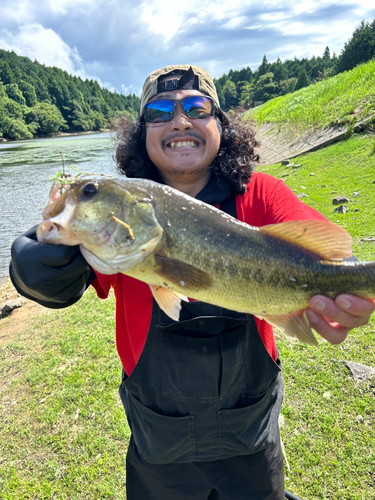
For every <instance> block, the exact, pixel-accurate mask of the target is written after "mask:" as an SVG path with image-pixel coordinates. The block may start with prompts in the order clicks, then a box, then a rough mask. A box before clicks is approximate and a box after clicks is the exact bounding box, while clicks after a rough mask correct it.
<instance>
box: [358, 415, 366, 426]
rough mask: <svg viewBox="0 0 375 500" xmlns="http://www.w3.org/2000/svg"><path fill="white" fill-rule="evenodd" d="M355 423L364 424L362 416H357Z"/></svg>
mask: <svg viewBox="0 0 375 500" xmlns="http://www.w3.org/2000/svg"><path fill="white" fill-rule="evenodd" d="M357 422H359V423H360V424H363V423H364V422H365V421H364V418H363V417H362V415H357Z"/></svg>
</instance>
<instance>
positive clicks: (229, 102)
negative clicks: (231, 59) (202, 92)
mask: <svg viewBox="0 0 375 500" xmlns="http://www.w3.org/2000/svg"><path fill="white" fill-rule="evenodd" d="M223 94H224V99H225V104H226V107H225V109H228V108H230V107H231V106H237V104H238V98H237V90H236V84H235V83H234V82H232V80H229V79H228V80H227V81H226V83H225V85H224V87H223Z"/></svg>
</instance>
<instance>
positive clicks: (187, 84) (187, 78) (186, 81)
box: [157, 66, 199, 94]
mask: <svg viewBox="0 0 375 500" xmlns="http://www.w3.org/2000/svg"><path fill="white" fill-rule="evenodd" d="M182 89H185V90H199V77H198V75H195V74H194V71H193V68H192V67H191V66H190V68H189V70H188V71H186V73H184V74H183V75H182V76H181V78H174V79H173V80H166V81H164V82H158V86H157V93H158V94H160V93H161V92H166V91H167V90H169V91H172V90H182Z"/></svg>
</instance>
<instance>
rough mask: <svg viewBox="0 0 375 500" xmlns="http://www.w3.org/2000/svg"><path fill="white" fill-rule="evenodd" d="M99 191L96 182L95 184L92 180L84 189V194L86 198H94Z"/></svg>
mask: <svg viewBox="0 0 375 500" xmlns="http://www.w3.org/2000/svg"><path fill="white" fill-rule="evenodd" d="M97 192H98V189H97V187H96V186H95V184H93V183H92V182H89V183H88V184H86V185H85V186H84V188H83V190H82V194H83V196H85V197H86V198H92V197H93V196H95V195H96V193H97Z"/></svg>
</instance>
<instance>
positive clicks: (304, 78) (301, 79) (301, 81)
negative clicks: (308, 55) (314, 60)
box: [294, 67, 310, 90]
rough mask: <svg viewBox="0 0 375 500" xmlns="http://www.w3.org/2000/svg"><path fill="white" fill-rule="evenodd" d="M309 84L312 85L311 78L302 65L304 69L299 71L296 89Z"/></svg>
mask: <svg viewBox="0 0 375 500" xmlns="http://www.w3.org/2000/svg"><path fill="white" fill-rule="evenodd" d="M308 85H310V78H309V76H308V74H307V72H306V69H305V68H304V67H302V69H301V70H300V72H299V75H298V79H297V81H296V86H295V87H294V90H299V89H302V88H303V87H307V86H308Z"/></svg>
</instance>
